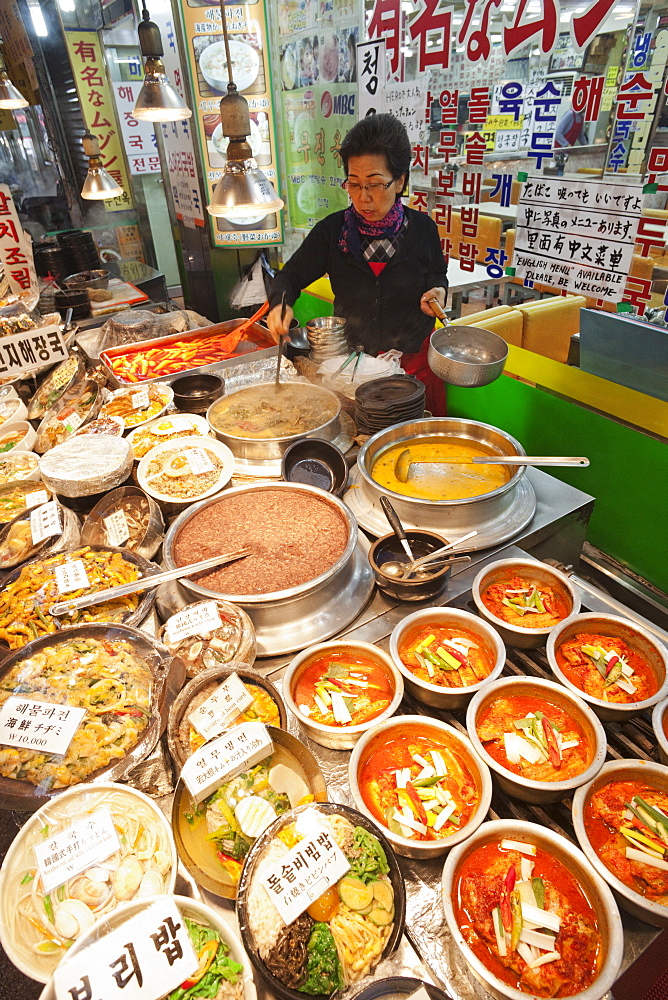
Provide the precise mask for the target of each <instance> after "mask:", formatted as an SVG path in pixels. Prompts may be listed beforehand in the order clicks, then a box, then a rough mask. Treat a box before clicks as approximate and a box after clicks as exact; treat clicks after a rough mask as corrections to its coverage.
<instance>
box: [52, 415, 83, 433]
mask: <svg viewBox="0 0 668 1000" xmlns="http://www.w3.org/2000/svg"><path fill="white" fill-rule="evenodd" d="M58 419H59V420H62V422H63V423H64V424H65V427H67V429H68V431H69V432H70V434H74V432H75V431H78V430H79V428H80V427H81V425H82V423H83V418H82V417H80V416H79V414H78V413H69V414H68V415H67V416H66V417H58Z"/></svg>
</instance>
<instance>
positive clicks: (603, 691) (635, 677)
mask: <svg viewBox="0 0 668 1000" xmlns="http://www.w3.org/2000/svg"><path fill="white" fill-rule="evenodd" d="M555 655H556V660H557V664H558V666H559V668H560V669H561V670H562V671H563V674H564V676H565V677H567V678H568V680H569V681H570V682H571V684H575V686H576V687H579V688H580V690H581V691H584V692H585V694H589V695H591V696H592V697H593V698H598V699H599V700H600V701H610V702H618V703H620V704H629V703H630V702H633V701H644V700H645V699H646V698H651V697H652V696H653V695H655V694H656V692H657V691H658V690H659V682H658V680H657V678H656V675H655V673H654V671H653V670H652V668H651V666H650V664H649V663H648V662H647V660H646V659H645V657H644V656H641V654H640V653H638V652H636V650H633V649H631V647H630V646H628V645H627V644H626V643H625V642H624V640H623V639H618V638H616V637H615V636H610V635H594V634H590V633H580V634H578V635H576V636H575V638H574V639H569V640H568V641H567V642H563V643H562V644H561V646H559V648H558V649H557V651H556V654H555Z"/></svg>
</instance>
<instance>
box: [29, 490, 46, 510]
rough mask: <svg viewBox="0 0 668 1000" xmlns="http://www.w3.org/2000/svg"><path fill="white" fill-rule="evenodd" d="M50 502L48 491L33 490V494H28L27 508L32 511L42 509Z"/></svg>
mask: <svg viewBox="0 0 668 1000" xmlns="http://www.w3.org/2000/svg"><path fill="white" fill-rule="evenodd" d="M48 502H49V494H48V493H47V492H46V490H33V491H32V493H26V507H27V509H28V510H30V509H31V508H32V507H41V505H42V504H43V503H48Z"/></svg>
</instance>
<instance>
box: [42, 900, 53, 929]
mask: <svg viewBox="0 0 668 1000" xmlns="http://www.w3.org/2000/svg"><path fill="white" fill-rule="evenodd" d="M43 902H44V912H45V913H46V915H47V917H48V918H49V920H50V921H51V923H53V905H52V903H51V896H45V897H44V900H43Z"/></svg>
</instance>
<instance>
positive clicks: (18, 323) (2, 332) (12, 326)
mask: <svg viewBox="0 0 668 1000" xmlns="http://www.w3.org/2000/svg"><path fill="white" fill-rule="evenodd" d="M36 327H37V323H36V322H35V321H34V319H31V318H30V316H28V314H27V313H25V312H22V313H18V314H17V315H15V316H0V337H11V335H12V334H14V333H22V332H23V331H24V330H35V329H36Z"/></svg>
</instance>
